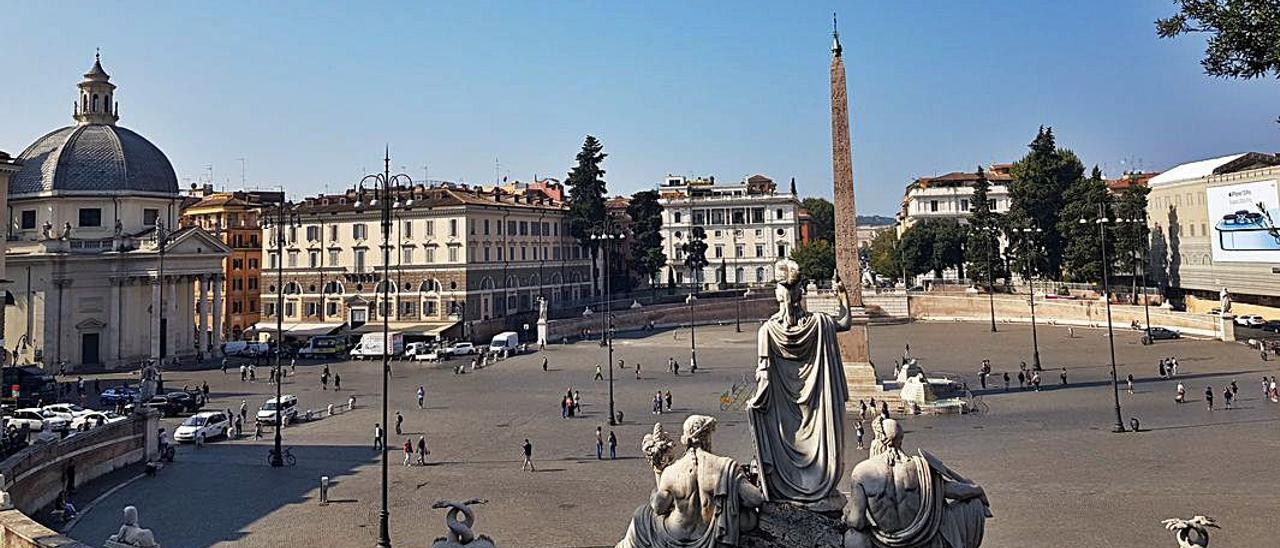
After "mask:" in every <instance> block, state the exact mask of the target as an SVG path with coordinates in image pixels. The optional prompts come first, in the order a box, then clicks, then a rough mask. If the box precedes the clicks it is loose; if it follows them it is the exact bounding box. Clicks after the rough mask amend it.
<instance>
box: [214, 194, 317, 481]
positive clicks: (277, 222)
mask: <svg viewBox="0 0 1280 548" xmlns="http://www.w3.org/2000/svg"><path fill="white" fill-rule="evenodd" d="M280 195H281V200H280V205H278V206H276V210H275V215H276V217H275V219H274V220H273V219H271V217H269V216H268V217H267V218H265V219H263V221H262V227H263V228H273V227H274V230H273V232H274V233H275V236H274V237H273V238H272V240H273V241H272V245H273V246H274V247H275V250H276V341H275V342H276V347H275V358H276V360H275V361H276V363H275V379H276V428H275V430H276V431H275V436H274V440H273V445H272V449H271V455H270V459H268V460H269V462H270V463H271V467H272V468H280V467H281V466H284V448H283V447H282V444H283V439H282V436H283V434H282V433H281V430H283V429H284V423H283V422H282V419H283V417H282V416H281V409H282V407H283V406H282V405H280V397H281V394H280V390H281V385H283V384H284V382H283V380H282V373H283V372H284V369H283V364H282V362H281V361H280V360H281V352H280V350H281V348H282V347H283V346H284V345H283V343H284V244H285V231H286V230H287V229H289V228H291V227H292V228H296V227H298V226H300V225H301V221H300V220H299V218H298V214H297V213H294V212H292V211H289V205H288V203H287V202H286V201H284V199H283V196H284V190H283V189H281V191H280ZM214 306H217V303H215V304H214Z"/></svg>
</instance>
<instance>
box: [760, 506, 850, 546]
mask: <svg viewBox="0 0 1280 548" xmlns="http://www.w3.org/2000/svg"><path fill="white" fill-rule="evenodd" d="M835 514H836V515H828V514H824V513H818V512H812V511H809V510H805V509H803V508H800V507H798V506H793V505H791V504H787V503H777V502H766V503H764V506H762V507H761V508H760V522H759V524H758V525H757V526H756V528H755V529H754V530H752V531H749V532H747V533H745V534H743V535H742V539H741V542H740V543H739V546H740V548H843V546H844V530H845V525H844V523H843V522H841V521H840V519H839V517H838V514H839V513H838V512H836V513H835Z"/></svg>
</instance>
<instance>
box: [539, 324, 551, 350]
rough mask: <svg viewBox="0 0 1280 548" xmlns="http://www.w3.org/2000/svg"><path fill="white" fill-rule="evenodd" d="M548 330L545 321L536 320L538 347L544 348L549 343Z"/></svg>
mask: <svg viewBox="0 0 1280 548" xmlns="http://www.w3.org/2000/svg"><path fill="white" fill-rule="evenodd" d="M550 340H551V336H550V330H549V328H548V327H547V320H546V319H545V318H540V319H539V320H538V346H546V345H547V343H548V342H550Z"/></svg>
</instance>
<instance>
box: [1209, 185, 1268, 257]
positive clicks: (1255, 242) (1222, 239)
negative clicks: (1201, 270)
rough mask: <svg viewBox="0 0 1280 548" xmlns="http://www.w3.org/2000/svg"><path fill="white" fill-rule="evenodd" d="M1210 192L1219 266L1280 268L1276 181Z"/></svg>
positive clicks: (1211, 219) (1211, 218)
mask: <svg viewBox="0 0 1280 548" xmlns="http://www.w3.org/2000/svg"><path fill="white" fill-rule="evenodd" d="M1206 192H1207V193H1208V196H1207V198H1208V203H1207V205H1208V208H1209V222H1210V223H1212V225H1211V226H1212V227H1213V230H1212V232H1211V234H1210V238H1209V239H1210V241H1211V244H1212V246H1213V260H1214V261H1215V262H1238V263H1276V264H1280V197H1277V195H1276V181H1261V182H1256V183H1241V184H1236V185H1225V186H1218V187H1210V188H1209V189H1207V190H1206Z"/></svg>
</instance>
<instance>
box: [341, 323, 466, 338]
mask: <svg viewBox="0 0 1280 548" xmlns="http://www.w3.org/2000/svg"><path fill="white" fill-rule="evenodd" d="M455 325H458V322H457V321H453V320H447V321H442V322H425V323H409V322H391V323H389V324H388V325H387V329H388V330H389V331H392V332H398V333H404V334H405V335H409V336H424V337H433V338H434V337H439V336H440V334H441V333H444V332H445V331H447V330H448V329H449V328H450V327H453V326H455ZM351 332H352V333H380V332H382V322H369V323H366V324H364V325H362V326H360V327H357V328H355V329H352V330H351Z"/></svg>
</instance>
